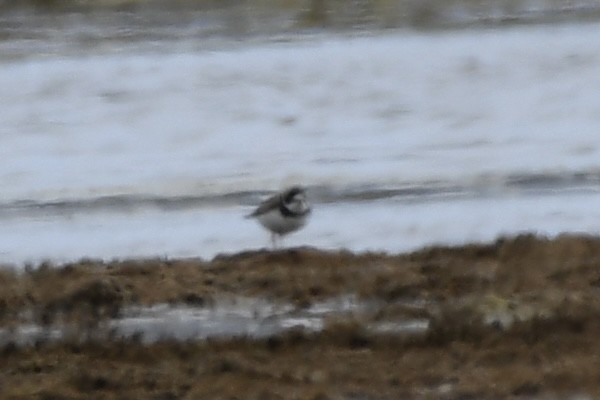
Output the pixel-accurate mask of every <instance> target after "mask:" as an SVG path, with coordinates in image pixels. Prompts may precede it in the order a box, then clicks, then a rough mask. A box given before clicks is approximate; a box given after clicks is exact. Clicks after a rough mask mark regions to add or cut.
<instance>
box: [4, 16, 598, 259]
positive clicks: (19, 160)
mask: <svg viewBox="0 0 600 400" xmlns="http://www.w3.org/2000/svg"><path fill="white" fill-rule="evenodd" d="M77 21H79V20H77ZM78 23H79V22H78ZM51 26H54V25H51ZM81 26H83V27H88V28H89V25H85V24H83V25H81ZM100 26H101V25H100ZM69 27H72V25H67V28H69ZM598 28H599V25H598V24H597V23H593V22H592V23H586V24H582V23H574V24H562V23H561V24H554V25H553V24H545V25H540V26H527V27H524V26H513V27H507V28H503V29H463V30H458V31H457V30H454V31H453V30H446V31H408V30H392V31H366V32H365V31H361V32H355V33H352V32H347V31H346V32H331V31H318V32H313V33H310V34H290V33H287V34H286V35H285V40H274V39H273V38H274V37H273V36H268V35H267V36H263V37H262V38H263V39H260V40H255V39H256V37H254V39H251V38H249V39H247V40H239V39H233V40H232V39H231V38H223V36H217V38H216V39H215V38H213V39H211V40H208V41H204V40H200V39H199V38H198V37H197V36H193V35H191V37H189V38H186V36H185V35H181V36H178V37H176V38H175V39H174V38H172V37H169V38H164V37H163V38H156V37H151V38H149V37H145V36H144V35H141V36H140V37H137V36H136V39H135V40H127V39H126V38H124V39H121V40H109V38H106V37H104V39H103V38H102V31H100V33H99V34H98V35H99V37H100V39H99V40H97V41H95V42H94V43H95V45H94V46H82V45H81V42H80V41H78V40H76V41H72V40H71V39H72V37H69V36H68V35H67V36H65V37H62V36H61V35H60V34H58V33H57V34H56V35H55V36H53V37H52V38H51V39H52V41H53V43H58V44H60V46H57V47H50V48H48V49H47V51H43V50H41V47H40V48H38V49H37V50H36V48H35V44H36V43H37V44H40V43H42V44H43V41H44V40H45V39H43V36H44V35H39V36H36V38H35V39H34V40H33V41H27V40H24V39H23V37H22V35H21V34H19V33H18V32H17V33H13V35H14V36H15V38H14V39H10V37H9V39H8V40H5V41H3V42H2V46H4V48H5V49H6V48H9V47H10V48H13V50H16V51H19V49H20V50H21V51H22V53H21V54H17V53H12V56H10V57H9V56H7V57H1V58H0V67H1V68H0V86H1V87H2V88H3V91H2V96H0V107H1V109H2V114H1V116H0V120H1V121H0V122H1V123H0V158H1V159H2V168H1V169H0V186H1V187H2V191H1V192H0V262H1V263H5V264H6V263H15V264H17V265H23V263H25V262H38V261H40V260H43V259H52V260H56V261H66V260H72V259H77V258H81V257H92V258H97V257H99V258H124V257H132V256H140V257H148V256H155V255H158V256H167V257H177V256H201V257H212V256H214V255H215V254H218V253H222V252H236V251H241V250H244V249H248V248H257V247H264V246H266V245H267V244H268V243H269V242H268V235H267V234H266V233H265V232H263V231H262V230H261V228H260V227H259V226H258V225H257V224H255V223H254V222H253V221H248V220H245V219H243V218H242V217H243V215H245V214H246V213H247V212H248V211H249V210H251V208H252V207H253V206H255V205H256V204H258V202H260V200H261V199H262V198H263V197H264V196H266V195H267V194H269V193H271V192H272V191H273V190H276V189H278V188H280V187H283V186H286V185H288V184H291V183H301V184H304V185H306V186H307V187H308V188H309V196H310V198H311V200H312V202H313V206H314V213H313V216H312V219H311V221H310V222H309V224H308V226H307V227H306V228H305V229H304V230H303V231H301V232H299V233H297V234H294V235H292V236H290V237H289V238H287V239H286V241H285V243H286V244H287V245H289V246H300V245H313V246H318V247H321V248H338V247H345V248H349V249H351V250H373V249H375V250H385V251H405V250H411V249H414V248H417V247H421V246H424V245H429V244H433V243H446V244H459V243H464V242H468V241H485V240H491V239H493V238H495V237H497V236H498V235H510V234H516V233H519V232H523V231H528V232H536V233H540V234H548V235H554V234H557V233H560V232H564V231H576V232H587V233H597V232H598V231H599V230H600V222H598V221H600V218H598V217H599V216H598V215H596V214H597V213H598V211H596V210H597V207H595V204H597V201H598V194H599V192H600V161H599V160H600V158H599V152H600V142H599V140H598V135H597V130H598V126H599V122H600V97H598V95H597V93H598V90H599V89H600V78H599V77H598V74H597V71H598V68H599V67H600V65H599V64H600V53H598V50H597V46H596V45H595V43H597V42H598V40H600V29H598ZM15 29H16V28H15ZM53 29H56V28H55V27H54V28H53ZM73 29H75V28H73ZM17 31H18V29H17ZM19 32H20V31H19ZM60 32H62V31H60ZM65 32H67V33H68V32H69V31H68V30H67V31H65ZM65 32H62V33H65ZM71 32H75V31H71ZM62 33H61V34H62ZM74 34H76V33H74ZM269 38H271V39H269ZM48 40H50V39H48ZM32 42H33V43H32ZM132 43H133V44H132ZM32 45H33V46H34V47H30V46H32ZM11 46H12V47H11ZM61 46H62V47H61ZM3 54H9V53H7V52H4V53H3Z"/></svg>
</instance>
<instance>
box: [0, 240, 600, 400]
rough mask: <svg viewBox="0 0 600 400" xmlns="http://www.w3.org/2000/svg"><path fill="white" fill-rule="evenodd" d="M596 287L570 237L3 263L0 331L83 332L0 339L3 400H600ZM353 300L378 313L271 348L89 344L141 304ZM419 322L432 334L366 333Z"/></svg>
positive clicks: (585, 251) (269, 344)
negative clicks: (21, 340)
mask: <svg viewBox="0 0 600 400" xmlns="http://www.w3.org/2000/svg"><path fill="white" fill-rule="evenodd" d="M599 288H600V238H595V237H584V236H573V235H563V236H560V237H558V238H556V239H551V240H550V239H544V238H539V237H534V236H519V237H516V238H504V239H499V240H497V241H496V242H494V243H490V244H481V245H479V244H478V245H467V246H463V247H454V248H447V247H435V248H427V249H423V250H421V251H417V252H414V253H410V254H399V255H389V254H380V253H363V254H354V253H350V252H347V251H322V250H318V249H313V248H297V249H288V250H281V251H276V252H270V251H256V252H245V253H240V254H235V255H223V256H218V257H216V258H215V259H213V260H211V261H203V260H199V259H186V260H170V259H152V260H125V261H114V262H101V261H94V260H82V261H80V262H77V263H73V264H67V265H56V266H55V265H50V264H48V263H46V264H42V265H39V266H28V267H27V268H26V269H25V270H24V271H23V272H17V271H16V270H13V269H11V268H10V267H4V268H3V269H2V270H1V271H0V327H2V328H4V329H5V330H9V329H10V328H11V327H15V326H18V325H19V324H23V323H37V324H40V325H44V326H48V327H51V326H57V325H61V324H75V326H77V327H78V329H80V331H81V334H80V335H70V336H69V337H66V338H64V339H61V340H57V341H41V340H40V341H38V342H37V343H35V344H30V345H20V344H16V343H14V342H8V343H4V344H3V346H2V348H0V398H2V399H323V400H324V399H400V398H407V399H413V398H414V399H440V398H441V399H504V398H535V399H555V398H556V399H564V398H578V399H581V398H598V397H600V340H598V338H599V337H600V318H599V316H600V291H599ZM347 294H354V295H356V296H358V297H359V298H361V299H364V300H365V301H373V300H376V301H377V302H378V303H379V304H382V306H381V307H379V308H378V309H377V311H376V312H374V313H372V314H368V315H351V316H345V317H339V318H331V320H329V321H327V324H326V326H325V328H324V330H323V331H321V332H307V331H302V330H300V329H292V330H291V331H288V332H286V333H283V334H281V335H278V336H274V337H269V338H261V339H256V338H229V339H228V338H216V339H209V340H203V341H190V342H174V341H169V340H164V341H161V342H158V343H152V344H147V343H143V342H142V341H140V340H136V338H130V339H127V340H124V339H116V338H114V337H111V336H110V334H109V333H107V335H105V336H102V335H89V333H90V331H94V332H97V331H101V328H100V327H101V326H102V321H104V320H106V319H108V318H114V317H118V316H119V315H120V313H121V311H122V309H123V308H124V307H127V306H129V305H132V304H137V305H150V304H157V303H172V304H182V303H183V304H189V305H192V306H195V307H210V306H211V304H213V303H214V302H215V301H217V300H218V299H220V298H226V297H239V296H244V297H259V298H261V299H268V300H270V301H273V302H281V303H292V304H294V305H295V306H296V307H298V308H304V307H308V306H310V305H311V304H313V303H315V302H318V301H321V300H325V299H330V298H333V297H335V296H338V295H347ZM415 304H419V305H420V306H419V307H414V305H415ZM410 318H421V319H426V320H428V321H429V329H428V330H427V331H425V332H421V333H419V334H415V333H410V334H409V333H406V332H397V331H393V330H390V331H377V330H373V329H369V327H370V326H373V325H374V324H377V323H381V322H394V321H402V320H406V319H410Z"/></svg>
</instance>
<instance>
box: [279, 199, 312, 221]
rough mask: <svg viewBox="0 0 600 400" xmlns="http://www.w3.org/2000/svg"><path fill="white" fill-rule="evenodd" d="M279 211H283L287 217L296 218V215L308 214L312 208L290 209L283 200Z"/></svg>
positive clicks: (282, 213)
mask: <svg viewBox="0 0 600 400" xmlns="http://www.w3.org/2000/svg"><path fill="white" fill-rule="evenodd" d="M279 211H280V212H281V215H283V216H284V217H285V218H294V217H302V216H304V215H306V214H308V213H309V212H310V208H309V209H306V210H305V211H303V212H300V213H298V212H294V211H292V210H290V209H289V208H287V207H286V206H285V203H283V202H279Z"/></svg>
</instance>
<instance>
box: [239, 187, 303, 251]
mask: <svg viewBox="0 0 600 400" xmlns="http://www.w3.org/2000/svg"><path fill="white" fill-rule="evenodd" d="M310 212H311V210H310V206H309V205H308V200H307V199H306V191H305V190H304V189H303V188H301V187H300V186H292V187H290V188H288V189H286V190H284V191H282V192H280V193H277V194H275V195H273V196H271V197H269V198H268V199H266V200H265V201H263V202H262V203H261V204H260V205H259V206H258V208H256V210H254V211H253V212H252V213H251V214H248V215H247V216H246V218H256V219H257V220H258V222H260V224H261V225H262V226H264V227H265V228H267V229H268V230H269V231H270V232H271V242H272V244H273V247H274V248H277V241H278V239H280V238H281V237H283V236H284V235H287V234H288V233H291V232H294V231H297V230H298V229H300V228H302V227H303V226H304V225H305V224H306V220H307V219H308V216H309V214H310Z"/></svg>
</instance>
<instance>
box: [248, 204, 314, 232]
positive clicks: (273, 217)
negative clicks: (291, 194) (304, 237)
mask: <svg viewBox="0 0 600 400" xmlns="http://www.w3.org/2000/svg"><path fill="white" fill-rule="evenodd" d="M306 218H307V215H303V216H300V217H284V216H283V215H281V213H280V212H279V210H272V211H269V212H267V213H264V214H262V215H260V216H259V217H258V221H259V222H260V223H261V224H262V226H264V227H265V228H267V229H269V230H270V231H272V232H274V233H277V234H280V235H285V234H286V233H290V232H293V231H295V230H297V229H300V228H302V227H303V226H304V224H306Z"/></svg>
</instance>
